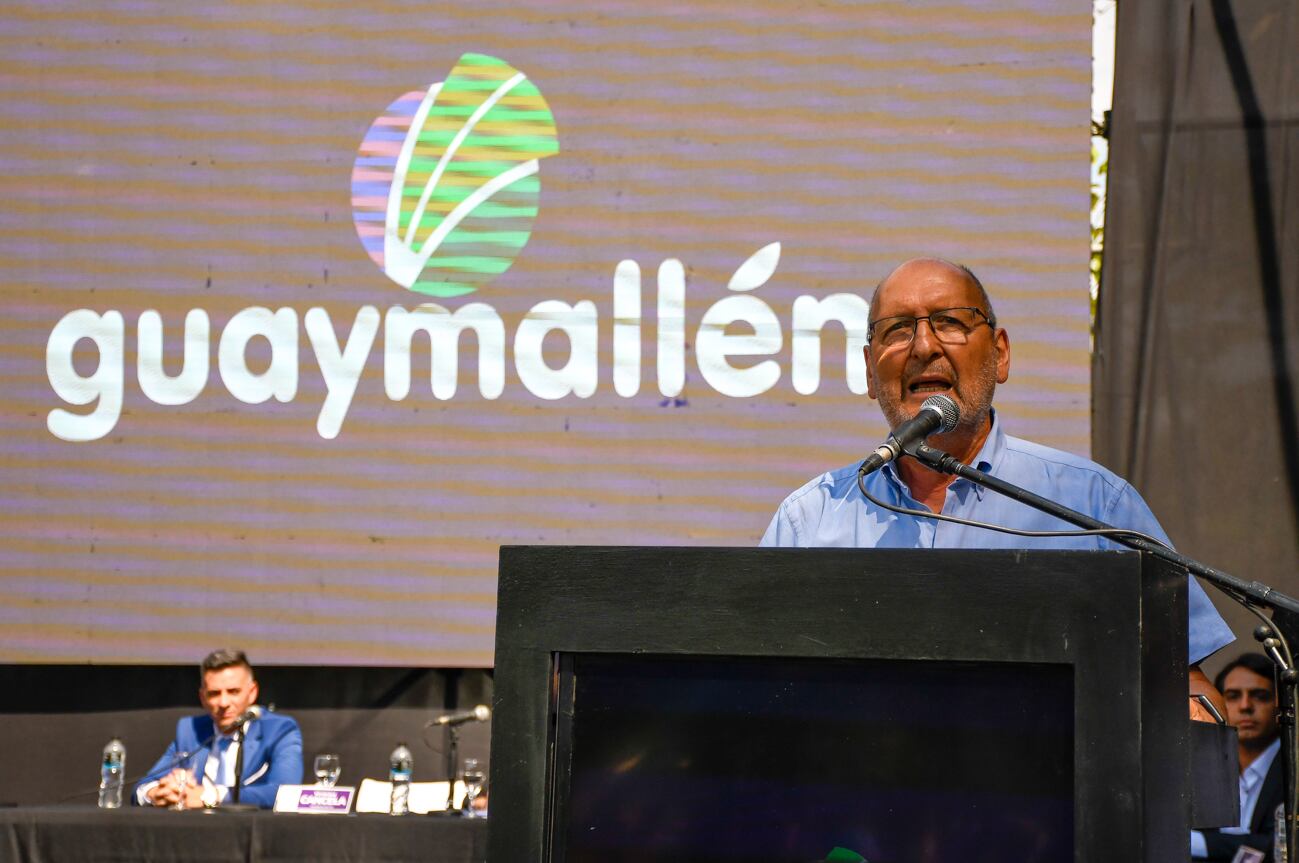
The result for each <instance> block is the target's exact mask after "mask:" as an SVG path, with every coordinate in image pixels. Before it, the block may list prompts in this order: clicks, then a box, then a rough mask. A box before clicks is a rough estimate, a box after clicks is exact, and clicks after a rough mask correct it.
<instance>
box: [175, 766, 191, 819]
mask: <svg viewBox="0 0 1299 863" xmlns="http://www.w3.org/2000/svg"><path fill="white" fill-rule="evenodd" d="M174 775H175V777H176V779H177V785H178V787H179V788H180V797H179V798H177V800H176V802H175V803H174V804H173V805H172V807H171V808H172V809H176V810H182V809H184V808H185V794H186V792H187V791H188V790H189V786H191V785H193V784H194V770H193V768H191V767H186V766H183V765H182V766H181V768H180V769H179V770H177V771H175V774H174Z"/></svg>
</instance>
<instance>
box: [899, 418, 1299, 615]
mask: <svg viewBox="0 0 1299 863" xmlns="http://www.w3.org/2000/svg"><path fill="white" fill-rule="evenodd" d="M905 452H906V454H907V455H909V456H912V457H914V458H915V459H916V460H917V461H920V462H922V463H923V464H925V465H927V466H928V467H930V468H933V469H934V470H936V471H939V472H940V473H946V474H953V475H955V476H959V477H961V478H962V479H968V480H969V481H970V482H972V483H974V484H975V485H981V486H983V487H984V488H990V489H992V490H993V491H995V492H997V493H998V494H1003V495H1005V496H1006V497H1009V498H1011V499H1012V500H1017V501H1019V502H1020V503H1022V504H1026V505H1028V506H1031V507H1033V508H1034V509H1038V510H1041V511H1042V512H1045V513H1047V514H1048V515H1053V516H1055V517H1056V518H1058V519H1060V520H1062V521H1067V522H1069V523H1070V524H1076V525H1078V526H1079V527H1081V528H1085V529H1087V530H1116V531H1117V530H1118V529H1116V528H1114V526H1113V525H1109V524H1106V523H1105V522H1103V521H1098V520H1097V519H1094V518H1092V517H1090V516H1087V515H1083V514H1082V513H1081V512H1078V511H1077V510H1073V509H1070V508H1069V507H1067V506H1063V505H1061V504H1058V503H1056V502H1055V501H1053V500H1049V499H1047V498H1044V497H1042V496H1040V495H1036V494H1033V492H1031V491H1029V490H1028V489H1024V488H1020V487H1019V486H1017V485H1015V484H1013V483H1009V482H1006V481H1005V480H1003V479H999V478H997V477H995V476H990V475H988V474H986V473H984V472H983V471H981V470H976V469H975V468H972V467H970V466H969V465H967V464H965V463H964V462H962V461H961V460H960V459H957V458H955V457H953V456H951V455H948V454H947V453H945V452H943V451H942V450H939V449H934V448H933V447H931V446H929V445H928V444H926V443H924V442H921V443H920V444H918V445H916V446H913V447H909V448H907V449H906V450H905ZM1112 538H1113V540H1114V541H1115V542H1120V543H1122V544H1123V545H1126V546H1127V547H1128V548H1134V549H1136V550H1138V551H1148V552H1150V553H1151V554H1153V555H1155V556H1156V557H1159V558H1162V559H1163V560H1167V561H1169V562H1170V563H1174V564H1176V565H1178V566H1180V567H1182V568H1183V569H1186V570H1187V571H1189V572H1191V573H1194V574H1195V575H1198V576H1200V577H1202V578H1204V579H1206V580H1207V581H1209V582H1212V583H1213V584H1214V585H1215V586H1217V587H1218V588H1219V589H1221V590H1222V591H1223V592H1224V593H1227V594H1230V595H1232V598H1233V599H1236V600H1237V601H1243V602H1252V603H1255V604H1257V605H1262V606H1266V607H1267V608H1273V609H1277V608H1280V609H1285V610H1286V611H1290V612H1293V613H1296V614H1299V600H1296V599H1295V598H1294V597H1291V596H1287V595H1286V594H1284V593H1281V592H1280V591H1277V590H1273V589H1272V588H1271V587H1268V586H1267V585H1266V584H1263V583H1262V582H1259V581H1245V580H1244V579H1240V578H1237V577H1236V576H1234V575H1230V574H1228V573H1225V572H1223V571H1222V570H1219V569H1214V568H1213V567H1211V566H1206V565H1205V564H1203V563H1200V562H1199V561H1198V560H1195V559H1193V558H1190V557H1187V556H1186V555H1184V554H1178V553H1177V552H1175V551H1173V550H1172V549H1171V548H1166V547H1165V546H1162V545H1160V544H1158V543H1155V542H1151V541H1150V540H1146V539H1141V538H1140V537H1136V536H1131V535H1127V536H1125V535H1124V534H1123V533H1122V532H1121V531H1118V532H1116V534H1115V535H1114V536H1113V537H1112Z"/></svg>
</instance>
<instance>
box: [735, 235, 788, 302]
mask: <svg viewBox="0 0 1299 863" xmlns="http://www.w3.org/2000/svg"><path fill="white" fill-rule="evenodd" d="M779 263H780V243H768V244H767V245H765V246H763V247H762V248H761V249H758V251H756V252H754V253H753V254H752V255H750V256H749V259H748V260H747V261H745V262H744V263H742V264H740V267H739V269H737V270H736V271H735V274H734V275H733V276H731V281H730V283H728V284H727V286H726V287H727V288H729V289H730V290H732V291H752V290H753V289H754V288H760V287H762V286H763V285H765V284H766V283H767V279H770V278H771V274H772V273H774V272H776V265H777V264H779Z"/></svg>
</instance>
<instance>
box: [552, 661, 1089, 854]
mask: <svg viewBox="0 0 1299 863" xmlns="http://www.w3.org/2000/svg"><path fill="white" fill-rule="evenodd" d="M561 668H562V669H565V670H563V671H561V674H563V673H571V674H572V675H573V678H572V685H573V687H574V688H573V690H572V691H573V693H574V699H573V711H572V714H571V719H570V717H569V716H568V715H567V714H566V712H565V714H564V715H562V716H561V723H563V722H571V725H570V726H569V727H568V728H567V729H565V728H563V727H561V728H560V730H559V734H558V735H557V740H558V741H559V742H560V746H559V752H558V753H557V758H558V761H557V763H558V764H559V765H561V766H560V768H559V769H557V771H556V774H557V776H558V777H559V778H558V782H557V787H556V800H557V804H558V805H557V808H556V810H555V811H556V813H557V818H558V823H556V825H555V831H554V833H553V834H552V835H554V836H555V841H556V847H555V849H554V851H555V852H556V853H555V857H554V859H556V860H565V861H597V860H598V861H607V860H620V861H651V860H652V861H668V860H671V861H674V863H680V861H728V863H734V861H757V860H765V861H784V860H788V861H811V860H820V859H823V858H824V857H825V856H826V855H827V854H828V853H829V852H830V851H831V850H832V849H834V848H845V849H848V850H851V851H853V852H855V853H857V854H860V855H862V856H863V857H865V858H866V859H867V860H868V861H871V863H908V861H916V863H919V861H931V860H962V861H967V863H969V861H984V860H986V861H1005V860H1016V861H1021V863H1022V862H1023V861H1039V860H1040V861H1048V860H1049V861H1058V860H1068V859H1072V857H1073V851H1072V848H1073V808H1074V807H1073V790H1074V788H1073V786H1074V782H1073V772H1074V771H1073V736H1074V729H1073V716H1074V708H1073V700H1074V699H1073V675H1072V670H1071V669H1070V668H1069V667H1068V666H1058V665H1037V664H1023V663H950V662H921V661H887V660H851V661H849V660H824V659H779V660H772V659H761V660H759V659H754V658H717V657H707V658H701V657H664V656H618V655H589V654H588V655H573V656H572V662H571V664H570V665H567V666H565V665H561ZM564 765H567V767H568V768H569V769H568V770H565V769H564V767H563V766H564Z"/></svg>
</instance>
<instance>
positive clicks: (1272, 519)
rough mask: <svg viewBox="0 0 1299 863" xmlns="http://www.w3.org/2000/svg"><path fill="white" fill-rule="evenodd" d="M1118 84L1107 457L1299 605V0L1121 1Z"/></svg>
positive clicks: (1195, 532)
mask: <svg viewBox="0 0 1299 863" xmlns="http://www.w3.org/2000/svg"><path fill="white" fill-rule="evenodd" d="M1115 82H1116V83H1115V92H1114V111H1113V114H1112V120H1111V135H1110V166H1109V200H1108V205H1107V213H1106V231H1105V256H1104V266H1103V270H1102V279H1101V292H1100V301H1099V307H1098V310H1097V320H1096V343H1095V347H1096V350H1095V354H1094V359H1093V376H1092V408H1093V423H1092V449H1093V453H1094V455H1095V457H1096V458H1097V459H1098V460H1099V461H1101V462H1102V463H1104V464H1106V465H1107V466H1109V467H1111V468H1113V469H1114V470H1116V471H1118V472H1119V473H1120V474H1122V475H1123V476H1126V477H1128V478H1129V479H1130V480H1131V481H1132V483H1133V484H1134V485H1135V486H1136V487H1137V488H1138V489H1139V490H1140V491H1141V492H1142V494H1143V495H1145V497H1146V499H1147V501H1148V502H1149V503H1150V505H1151V508H1152V509H1154V511H1155V513H1156V514H1157V515H1158V516H1159V519H1160V521H1161V522H1162V523H1163V525H1164V528H1165V529H1166V530H1167V531H1168V533H1169V534H1170V535H1171V536H1172V538H1173V541H1174V542H1175V543H1176V544H1177V546H1178V549H1179V550H1180V551H1182V552H1183V553H1186V554H1189V555H1191V556H1192V557H1194V558H1197V559H1199V560H1201V561H1203V562H1205V563H1208V564H1210V565H1213V566H1216V567H1218V568H1219V569H1224V570H1226V571H1227V572H1230V573H1232V574H1233V575H1236V576H1239V577H1242V578H1248V579H1257V580H1259V581H1262V582H1265V583H1267V584H1269V585H1271V586H1273V587H1275V588H1277V589H1279V590H1282V591H1284V592H1285V593H1288V594H1290V595H1292V596H1299V419H1297V417H1296V414H1297V409H1296V401H1297V395H1299V3H1295V2H1294V0H1237V2H1226V0H1189V2H1188V0H1141V2H1123V3H1119V4H1118V33H1117V57H1116V65H1115ZM1211 593H1213V591H1211ZM1215 601H1216V602H1217V604H1218V606H1219V608H1220V609H1222V610H1223V612H1224V614H1225V615H1227V618H1228V621H1229V622H1231V623H1232V625H1233V628H1235V629H1236V631H1237V632H1238V633H1241V634H1244V633H1248V632H1249V631H1250V630H1251V629H1252V627H1253V625H1254V624H1255V623H1257V621H1256V620H1254V619H1253V618H1252V617H1250V616H1249V615H1248V614H1247V613H1245V612H1243V611H1239V610H1237V609H1235V608H1234V607H1232V603H1230V601H1228V600H1225V599H1222V598H1221V597H1220V596H1217V595H1216V594H1215ZM1256 648H1257V644H1255V643H1254V641H1253V640H1252V639H1249V638H1248V637H1246V638H1245V639H1242V640H1239V641H1238V642H1237V643H1236V644H1235V645H1232V646H1231V647H1229V648H1227V649H1226V650H1224V651H1222V653H1223V656H1219V657H1217V658H1216V663H1211V664H1210V665H1209V666H1208V667H1210V668H1211V667H1213V666H1214V665H1216V664H1220V663H1221V662H1223V661H1224V660H1225V658H1227V657H1230V656H1234V655H1235V654H1236V653H1238V652H1240V651H1242V650H1252V649H1256Z"/></svg>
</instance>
